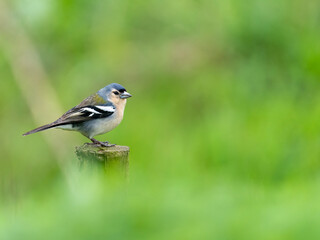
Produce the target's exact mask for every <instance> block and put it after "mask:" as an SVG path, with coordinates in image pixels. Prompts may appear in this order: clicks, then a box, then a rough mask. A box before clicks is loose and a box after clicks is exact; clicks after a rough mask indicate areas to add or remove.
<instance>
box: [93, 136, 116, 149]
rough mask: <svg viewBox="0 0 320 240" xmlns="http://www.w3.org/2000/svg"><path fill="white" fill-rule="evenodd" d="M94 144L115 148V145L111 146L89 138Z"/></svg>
mask: <svg viewBox="0 0 320 240" xmlns="http://www.w3.org/2000/svg"><path fill="white" fill-rule="evenodd" d="M89 139H90V140H91V141H92V142H93V143H94V144H97V145H100V146H103V147H113V146H115V144H110V143H109V142H100V141H98V140H97V139H94V138H89Z"/></svg>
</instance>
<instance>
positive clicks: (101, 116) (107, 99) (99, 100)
mask: <svg viewBox="0 0 320 240" xmlns="http://www.w3.org/2000/svg"><path fill="white" fill-rule="evenodd" d="M130 97H132V95H131V94H130V93H128V92H127V90H126V89H125V88H124V87H123V86H121V85H120V84H118V83H111V84H109V85H107V86H105V87H104V88H102V89H100V90H99V91H98V92H96V93H94V94H92V95H91V96H89V97H87V98H86V99H84V100H83V101H82V102H81V103H80V104H78V105H77V106H75V107H73V108H71V109H70V110H69V111H67V112H66V113H64V114H63V115H62V116H61V117H60V118H58V119H57V120H56V121H54V122H52V123H49V124H46V125H43V126H40V127H38V128H35V129H33V130H31V131H29V132H26V133H24V134H23V136H27V135H30V134H33V133H36V132H40V131H44V130H47V129H51V128H58V129H63V130H69V131H78V132H80V133H81V134H82V135H84V136H85V137H87V138H89V139H90V140H91V141H92V143H93V144H96V145H100V146H104V147H111V146H114V145H115V144H110V142H108V141H106V142H101V141H98V140H96V139H94V138H93V137H95V136H97V135H101V134H104V133H107V132H110V131H111V130H113V129H114V128H115V127H117V126H118V125H119V124H120V123H121V121H122V119H123V114H124V109H125V106H126V102H127V98H130Z"/></svg>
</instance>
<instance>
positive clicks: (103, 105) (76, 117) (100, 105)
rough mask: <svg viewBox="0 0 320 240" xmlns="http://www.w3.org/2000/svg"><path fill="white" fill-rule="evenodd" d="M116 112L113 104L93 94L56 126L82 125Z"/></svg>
mask: <svg viewBox="0 0 320 240" xmlns="http://www.w3.org/2000/svg"><path fill="white" fill-rule="evenodd" d="M114 112H115V107H114V106H113V104H112V103H110V102H106V101H105V100H104V99H103V98H102V97H100V96H99V95H98V94H93V95H91V96H90V97H88V98H86V99H84V100H83V101H82V102H81V103H80V104H79V105H77V106H75V107H74V108H72V109H70V110H69V111H67V112H66V113H65V114H63V115H62V116H61V117H60V118H59V119H58V120H56V121H55V122H54V124H55V125H64V124H70V123H80V122H85V121H88V120H92V119H97V118H105V117H109V116H111V115H112V114H113V113H114Z"/></svg>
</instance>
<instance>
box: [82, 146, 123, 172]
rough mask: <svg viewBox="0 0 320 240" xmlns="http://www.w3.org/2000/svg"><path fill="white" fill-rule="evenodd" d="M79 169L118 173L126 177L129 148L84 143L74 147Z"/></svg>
mask: <svg viewBox="0 0 320 240" xmlns="http://www.w3.org/2000/svg"><path fill="white" fill-rule="evenodd" d="M76 154H77V157H78V159H79V162H80V168H81V169H98V170H103V171H105V172H106V173H108V172H111V171H112V172H120V173H123V174H125V175H127V171H128V166H129V147H127V146H119V145H115V146H113V147H101V146H97V145H95V144H91V143H86V144H84V145H82V146H80V147H76Z"/></svg>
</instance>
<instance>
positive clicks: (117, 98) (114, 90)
mask: <svg viewBox="0 0 320 240" xmlns="http://www.w3.org/2000/svg"><path fill="white" fill-rule="evenodd" d="M98 94H99V95H100V96H101V97H102V98H103V99H105V100H107V101H110V102H112V103H113V104H118V103H121V102H126V99H127V98H129V97H132V95H131V94H130V93H128V92H127V91H126V89H125V88H124V87H123V86H121V85H120V84H118V83H111V84H109V85H108V86H105V87H104V88H102V89H100V90H99V91H98Z"/></svg>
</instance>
